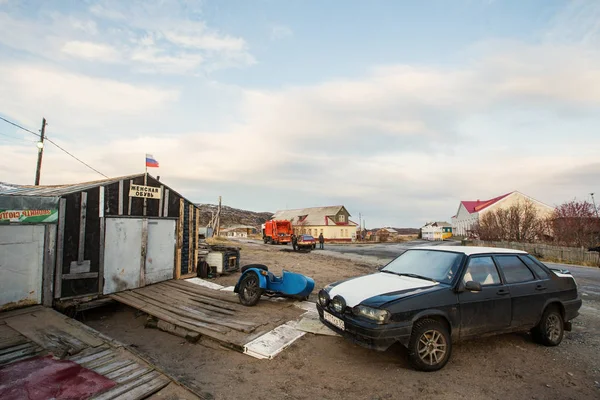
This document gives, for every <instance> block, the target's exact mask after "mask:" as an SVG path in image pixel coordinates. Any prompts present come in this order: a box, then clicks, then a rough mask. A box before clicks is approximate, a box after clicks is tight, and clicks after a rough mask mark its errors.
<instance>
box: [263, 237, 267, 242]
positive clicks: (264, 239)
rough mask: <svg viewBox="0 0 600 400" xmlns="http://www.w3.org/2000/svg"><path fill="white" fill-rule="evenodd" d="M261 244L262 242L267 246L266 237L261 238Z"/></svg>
mask: <svg viewBox="0 0 600 400" xmlns="http://www.w3.org/2000/svg"><path fill="white" fill-rule="evenodd" d="M263 242H264V244H267V237H266V236H265V237H264V238H263Z"/></svg>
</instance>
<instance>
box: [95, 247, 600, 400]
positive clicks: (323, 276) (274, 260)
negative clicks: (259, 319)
mask: <svg viewBox="0 0 600 400" xmlns="http://www.w3.org/2000/svg"><path fill="white" fill-rule="evenodd" d="M288 247H289V246H288ZM286 250H287V248H286V247H283V246H265V245H262V244H244V245H243V250H242V265H244V264H249V263H255V262H258V263H263V264H267V265H268V266H269V268H270V270H272V271H273V272H275V273H280V272H281V270H282V269H283V268H284V267H285V268H286V269H289V270H292V271H297V272H301V273H305V274H307V275H309V276H312V277H313V278H314V279H315V281H316V284H317V290H318V288H320V287H322V286H324V285H325V284H327V283H329V282H332V281H335V280H339V279H343V278H346V277H351V276H356V275H362V274H366V273H369V272H372V271H374V270H375V264H376V262H371V263H367V261H368V259H367V258H364V259H362V260H363V261H364V262H362V263H361V264H356V263H354V262H352V261H349V260H347V259H344V258H334V257H331V256H329V255H325V253H324V252H323V253H319V251H314V252H312V253H307V254H298V253H290V252H288V251H286ZM371 261H372V260H371ZM238 277H239V274H234V275H232V276H225V277H220V278H218V279H216V280H215V282H216V283H220V284H222V285H233V284H234V283H235V282H236V281H237V279H238ZM315 293H316V291H315ZM584 299H585V302H584V306H583V308H582V310H581V316H580V317H579V318H577V319H576V320H575V323H574V328H573V332H568V333H566V336H565V339H564V341H563V343H562V344H561V345H560V346H558V347H555V348H547V347H542V346H539V345H537V344H534V343H533V342H532V341H531V339H530V338H529V336H528V335H527V334H511V335H503V336H497V337H491V338H486V339H480V340H477V341H471V342H465V343H462V344H457V345H455V346H454V349H453V354H452V359H451V360H450V362H449V363H448V365H447V366H446V367H445V368H444V369H443V370H441V371H439V372H435V373H422V372H416V371H414V370H412V369H411V368H410V367H409V365H408V362H407V361H406V350H405V349H404V348H403V347H402V346H399V345H398V346H394V347H392V348H391V349H389V350H388V351H387V352H385V353H377V352H373V351H370V350H367V349H363V348H361V347H358V346H356V345H353V344H351V343H350V342H348V341H346V340H344V339H342V338H339V337H328V336H327V337H326V336H315V335H311V334H307V335H305V336H304V337H302V338H301V339H300V340H298V341H297V342H296V343H294V344H293V345H292V346H291V347H290V348H288V349H287V350H285V351H284V352H283V353H281V354H280V355H278V356H277V357H276V358H275V359H273V360H270V361H268V360H257V359H253V358H251V357H249V356H246V355H243V354H239V353H235V352H233V351H231V350H225V349H222V348H219V347H218V346H216V345H215V344H214V343H212V342H210V341H201V342H200V343H199V344H195V345H194V344H189V343H187V342H185V341H184V340H183V339H180V338H178V337H175V336H172V335H169V334H166V333H164V332H160V331H156V330H151V329H144V321H145V317H143V316H139V317H137V318H136V315H135V312H134V311H133V310H131V309H129V308H126V307H122V306H118V307H117V308H116V309H115V311H114V312H113V310H106V309H105V310H98V311H95V312H93V313H88V314H87V315H86V316H85V321H84V322H86V323H87V324H89V325H90V326H92V327H93V328H95V329H97V330H99V331H101V332H103V333H106V334H108V335H110V336H112V337H114V338H115V339H117V340H120V341H122V342H124V343H126V344H131V345H134V346H135V347H136V348H137V350H138V351H140V352H142V353H144V354H145V355H146V356H148V357H150V358H151V359H152V360H153V361H154V362H156V363H157V364H158V365H160V366H162V367H163V368H164V369H165V370H166V371H167V372H169V373H170V374H172V375H174V376H175V377H177V378H179V379H180V380H182V381H183V382H187V383H190V384H193V385H194V386H195V387H200V388H201V390H203V391H204V392H206V394H207V395H206V396H207V397H208V398H215V399H341V398H344V399H345V398H348V399H369V400H371V399H399V398H402V399H425V398H426V399H463V398H470V399H598V398H600V383H599V382H600V300H599V299H598V298H597V297H595V296H594V297H592V296H590V299H587V298H585V297H584ZM259 306H260V305H259Z"/></svg>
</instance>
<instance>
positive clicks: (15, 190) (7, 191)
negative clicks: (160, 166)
mask: <svg viewBox="0 0 600 400" xmlns="http://www.w3.org/2000/svg"><path fill="white" fill-rule="evenodd" d="M140 176H144V174H136V175H127V176H120V177H117V178H109V179H103V180H99V181H91V182H83V183H72V184H67V185H40V186H34V185H14V184H11V183H4V182H0V194H3V195H9V196H49V197H61V196H65V195H68V194H71V193H77V192H83V191H86V190H88V189H92V188H95V187H98V186H106V185H110V184H112V183H116V182H119V181H121V180H129V179H134V178H137V177H140Z"/></svg>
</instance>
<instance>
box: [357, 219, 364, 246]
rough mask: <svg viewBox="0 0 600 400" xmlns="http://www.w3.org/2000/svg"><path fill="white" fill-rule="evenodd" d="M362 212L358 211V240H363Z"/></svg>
mask: <svg viewBox="0 0 600 400" xmlns="http://www.w3.org/2000/svg"><path fill="white" fill-rule="evenodd" d="M362 238H363V237H362V214H361V213H358V240H361V241H362Z"/></svg>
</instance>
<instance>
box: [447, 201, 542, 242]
mask: <svg viewBox="0 0 600 400" xmlns="http://www.w3.org/2000/svg"><path fill="white" fill-rule="evenodd" d="M525 201H531V202H532V203H533V204H534V205H535V206H536V208H537V210H538V213H539V214H540V215H542V216H544V215H549V214H550V213H552V212H554V207H551V206H549V205H547V204H544V203H542V202H541V201H538V200H536V199H534V198H532V197H529V196H527V195H525V194H523V193H521V192H518V191H514V192H510V193H506V194H503V195H502V196H498V197H494V198H492V199H489V200H474V201H473V200H463V201H461V202H460V204H459V205H458V211H457V213H456V215H455V216H453V217H452V231H453V233H454V235H459V236H467V235H468V234H469V232H470V231H471V230H472V228H473V226H474V225H476V224H477V223H478V222H479V219H480V218H481V216H482V215H484V214H485V213H488V212H491V211H494V210H497V209H499V208H508V207H510V206H513V205H515V204H518V203H519V202H521V203H522V202H525Z"/></svg>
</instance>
